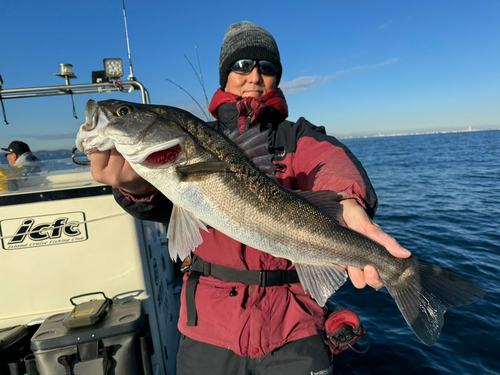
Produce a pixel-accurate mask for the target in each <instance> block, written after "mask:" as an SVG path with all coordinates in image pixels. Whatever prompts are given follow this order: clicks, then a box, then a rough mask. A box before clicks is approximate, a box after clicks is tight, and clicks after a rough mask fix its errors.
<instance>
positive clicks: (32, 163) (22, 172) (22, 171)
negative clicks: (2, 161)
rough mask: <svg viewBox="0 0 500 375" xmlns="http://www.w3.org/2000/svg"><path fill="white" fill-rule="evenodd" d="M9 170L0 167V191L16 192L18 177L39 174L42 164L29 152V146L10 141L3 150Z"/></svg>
mask: <svg viewBox="0 0 500 375" xmlns="http://www.w3.org/2000/svg"><path fill="white" fill-rule="evenodd" d="M2 150H4V151H5V157H6V158H7V161H8V162H9V165H10V168H8V169H7V168H2V167H0V190H17V189H18V188H19V185H18V181H17V180H14V179H16V178H20V177H23V178H25V177H29V176H30V175H33V174H37V173H40V172H41V171H42V168H43V167H44V163H43V162H42V161H41V160H40V159H38V158H37V157H36V156H35V155H34V154H33V153H32V152H31V150H30V148H29V146H28V145H27V144H26V143H24V142H21V141H12V142H11V143H10V144H9V147H7V148H3V147H2ZM9 180H10V181H9Z"/></svg>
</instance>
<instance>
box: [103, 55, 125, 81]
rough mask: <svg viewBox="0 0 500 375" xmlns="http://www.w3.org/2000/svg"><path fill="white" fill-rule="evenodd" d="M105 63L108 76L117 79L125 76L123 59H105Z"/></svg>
mask: <svg viewBox="0 0 500 375" xmlns="http://www.w3.org/2000/svg"><path fill="white" fill-rule="evenodd" d="M103 63H104V71H105V74H106V77H109V78H111V79H115V80H117V79H119V78H120V77H123V63H122V59H104V60H103Z"/></svg>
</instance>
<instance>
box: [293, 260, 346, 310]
mask: <svg viewBox="0 0 500 375" xmlns="http://www.w3.org/2000/svg"><path fill="white" fill-rule="evenodd" d="M294 266H295V268H296V269H297V273H298V274H299V280H300V283H301V284H302V287H303V288H304V290H308V291H309V294H310V295H311V297H312V298H314V299H315V300H316V302H317V303H318V305H320V306H324V305H325V303H326V301H327V300H328V298H330V296H331V295H332V294H333V293H335V292H336V291H337V290H338V289H339V288H340V287H341V286H342V285H343V284H344V283H345V281H346V280H347V271H346V270H345V269H344V268H342V267H340V266H338V265H336V264H327V265H310V264H302V263H294Z"/></svg>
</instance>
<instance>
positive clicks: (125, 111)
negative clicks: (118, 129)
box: [116, 105, 132, 116]
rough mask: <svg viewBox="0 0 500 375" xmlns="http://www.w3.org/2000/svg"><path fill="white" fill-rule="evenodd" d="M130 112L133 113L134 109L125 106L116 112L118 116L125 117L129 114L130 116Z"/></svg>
mask: <svg viewBox="0 0 500 375" xmlns="http://www.w3.org/2000/svg"><path fill="white" fill-rule="evenodd" d="M129 112H132V107H130V106H128V105H124V106H122V107H120V108H118V109H117V110H116V114H117V115H118V116H125V115H128V114H129Z"/></svg>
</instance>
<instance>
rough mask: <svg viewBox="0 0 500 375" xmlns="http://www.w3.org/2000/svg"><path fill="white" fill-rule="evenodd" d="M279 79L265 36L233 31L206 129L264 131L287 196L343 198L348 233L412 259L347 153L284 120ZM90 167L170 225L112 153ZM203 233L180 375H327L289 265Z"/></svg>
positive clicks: (184, 310)
mask: <svg viewBox="0 0 500 375" xmlns="http://www.w3.org/2000/svg"><path fill="white" fill-rule="evenodd" d="M282 72H283V68H282V66H281V60H280V54H279V50H278V46H277V44H276V41H275V39H274V37H273V36H272V35H271V34H270V33H269V32H268V31H267V30H265V29H263V28H261V27H259V26H257V25H255V24H253V23H250V22H246V21H244V22H240V23H237V24H233V25H231V26H229V28H228V30H227V33H226V35H225V37H224V40H223V42H222V47H221V51H220V62H219V77H220V88H219V89H218V90H217V92H216V93H215V94H214V96H213V98H212V101H211V104H210V108H209V109H210V112H211V113H212V114H213V115H214V117H215V118H216V119H217V120H216V121H214V122H210V123H209V125H210V126H213V127H214V128H216V129H219V130H229V131H231V130H232V129H239V131H240V133H243V132H244V131H246V130H247V129H248V128H250V127H253V126H262V127H263V128H267V129H270V134H269V148H270V150H271V151H272V152H273V153H274V154H275V157H274V159H273V161H274V162H275V163H277V164H280V166H281V167H280V168H279V170H278V171H277V172H276V177H277V179H278V182H279V183H280V184H281V185H282V186H283V187H285V188H288V189H294V190H296V189H299V190H314V191H316V190H332V191H335V192H337V193H341V194H342V196H343V200H342V201H341V205H342V208H343V219H344V221H345V224H346V225H347V226H348V227H350V228H351V229H353V230H356V231H358V232H360V233H362V234H364V235H365V236H367V237H369V238H371V239H373V240H375V241H377V242H379V243H380V244H382V245H384V246H385V247H386V248H387V249H388V251H390V252H391V253H392V254H393V255H394V256H397V257H402V258H405V257H409V256H410V252H409V251H408V250H406V249H404V248H402V247H401V246H400V245H399V244H398V243H397V242H396V241H395V240H394V239H393V238H392V237H390V236H389V235H387V234H386V233H385V232H383V231H382V230H381V229H380V227H379V226H378V225H377V224H375V223H374V222H373V221H372V217H373V215H374V214H375V211H376V208H377V197H376V195H375V191H374V189H373V187H372V185H371V183H370V180H369V179H368V176H367V174H366V172H365V170H364V169H363V167H362V165H361V163H360V162H359V161H358V160H357V159H356V158H355V157H354V155H353V154H352V153H351V152H350V151H349V149H348V148H347V147H346V146H345V145H343V144H342V143H340V142H339V141H338V140H337V139H336V138H334V137H332V136H328V135H327V134H326V133H325V129H324V128H323V127H317V126H314V125H313V124H311V123H310V122H308V121H307V120H306V119H304V118H302V117H301V118H299V119H298V120H297V122H295V123H294V122H290V121H286V120H285V119H286V117H287V116H288V107H287V103H286V100H285V97H284V95H283V93H282V92H281V90H280V89H279V88H278V86H279V83H280V79H281V76H282ZM90 160H91V172H92V175H93V177H94V179H95V180H96V181H98V182H102V183H106V184H109V185H112V186H114V189H113V194H114V196H115V199H116V201H117V202H118V203H119V204H120V205H121V206H122V207H123V208H124V209H125V210H126V211H127V212H129V213H130V214H131V215H133V216H135V217H137V218H139V219H145V220H154V221H158V222H164V223H167V222H168V221H169V218H170V212H171V210H172V203H171V202H170V201H168V199H167V198H166V197H165V196H163V195H162V194H161V193H160V192H159V191H157V189H156V188H155V187H154V186H152V185H150V184H149V183H148V182H147V181H145V180H143V179H142V178H141V177H140V176H138V175H137V174H136V173H135V172H134V170H133V169H132V168H131V166H130V165H129V164H128V162H126V161H125V159H124V158H123V157H122V156H121V155H120V154H119V153H118V152H117V151H116V149H112V150H108V151H102V152H95V153H92V154H91V155H90ZM201 232H202V237H203V243H202V244H201V245H200V246H198V247H197V249H196V251H195V253H194V255H193V256H192V263H191V266H190V267H191V268H188V272H187V273H186V274H185V275H184V285H183V290H182V295H181V311H180V318H179V322H178V327H179V330H180V331H181V333H182V338H181V342H180V348H179V353H178V357H177V373H178V374H232V375H239V374H241V375H244V374H289V375H293V374H322V375H327V374H332V373H333V366H332V363H331V353H330V351H329V349H328V347H327V346H326V345H325V343H324V341H323V339H322V334H323V333H324V324H325V320H326V318H327V316H328V311H327V310H326V309H325V308H322V307H320V306H319V305H318V304H317V303H316V301H314V300H313V299H312V298H311V297H310V296H309V295H308V294H306V293H305V292H304V289H303V288H302V286H301V284H300V283H298V282H297V281H298V279H297V276H296V270H295V268H294V267H293V265H292V263H291V262H290V261H288V260H286V259H282V258H275V257H272V256H271V255H269V254H266V253H263V252H261V251H258V250H256V249H253V248H251V247H249V246H246V245H245V244H242V243H238V242H237V241H235V240H233V239H231V238H229V237H227V236H225V235H223V234H222V233H220V232H218V231H216V230H214V229H213V228H209V232H208V233H205V232H204V231H201ZM214 265H217V267H213V266H214ZM209 268H211V269H214V268H217V269H220V270H222V271H221V272H220V273H217V272H214V271H210V272H208V271H206V272H205V271H204V272H202V274H201V276H200V275H199V274H198V276H199V278H198V276H197V277H193V275H194V274H195V272H192V271H194V270H197V269H203V270H208V269H209ZM235 269H236V270H238V273H240V274H245V275H246V276H248V277H246V278H245V281H243V280H238V278H237V277H236V279H235V278H234V277H232V276H228V277H226V276H227V275H228V273H227V272H226V271H227V270H229V271H231V270H233V271H234V270H235ZM190 271H191V272H190ZM252 271H253V272H252ZM271 271H272V272H274V273H279V274H280V276H281V281H280V282H271V283H268V282H265V283H261V282H260V281H256V282H254V281H248V280H250V279H252V277H253V276H252V275H255V274H256V273H257V274H262V273H265V274H267V273H270V272H271ZM348 272H349V276H350V278H351V281H352V283H353V284H354V286H356V287H358V288H363V287H365V286H366V285H367V284H368V285H370V286H372V287H374V288H376V289H379V288H381V287H382V286H383V283H382V281H381V280H380V278H379V276H378V273H377V272H376V270H375V269H374V268H373V267H371V266H366V267H365V269H364V270H361V269H355V268H352V267H349V268H348ZM229 274H231V272H229ZM233 274H234V272H233ZM283 280H285V281H283ZM190 285H191V286H190ZM193 285H194V286H195V287H194V288H193ZM193 313H194V315H193ZM193 316H194V319H193Z"/></svg>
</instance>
